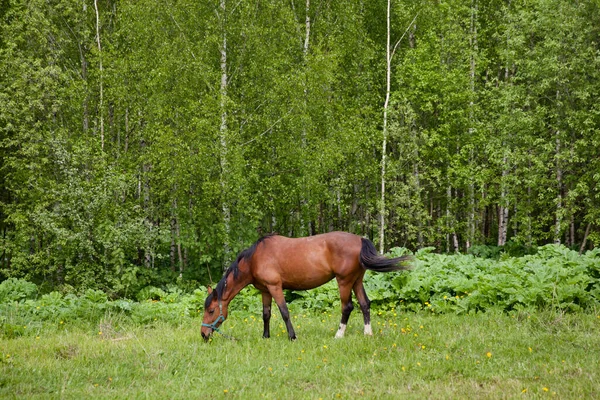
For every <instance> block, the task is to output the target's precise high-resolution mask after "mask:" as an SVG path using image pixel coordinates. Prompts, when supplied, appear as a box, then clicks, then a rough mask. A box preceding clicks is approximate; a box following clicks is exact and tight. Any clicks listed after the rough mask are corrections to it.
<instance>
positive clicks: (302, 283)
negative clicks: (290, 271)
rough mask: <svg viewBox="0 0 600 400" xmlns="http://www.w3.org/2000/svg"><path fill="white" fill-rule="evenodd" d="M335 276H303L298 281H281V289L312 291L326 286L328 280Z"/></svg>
mask: <svg viewBox="0 0 600 400" xmlns="http://www.w3.org/2000/svg"><path fill="white" fill-rule="evenodd" d="M334 276H335V275H333V273H332V274H328V275H319V276H312V277H310V276H308V277H306V276H304V277H302V278H298V279H289V278H288V279H282V282H281V283H282V286H283V289H290V290H308V289H314V288H316V287H319V286H321V285H324V284H326V283H327V282H329V281H330V280H332V279H333V278H334Z"/></svg>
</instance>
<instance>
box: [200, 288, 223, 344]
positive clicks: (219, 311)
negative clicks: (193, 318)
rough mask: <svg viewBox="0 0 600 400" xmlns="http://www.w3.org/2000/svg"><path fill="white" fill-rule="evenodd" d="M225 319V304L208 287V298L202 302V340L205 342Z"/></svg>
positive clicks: (215, 292)
mask: <svg viewBox="0 0 600 400" xmlns="http://www.w3.org/2000/svg"><path fill="white" fill-rule="evenodd" d="M226 318H227V303H223V301H221V299H219V296H218V294H217V291H216V290H212V289H211V287H210V286H209V287H208V297H207V298H206V301H205V302H204V317H203V318H202V329H201V330H200V331H201V333H202V338H203V339H204V340H205V341H207V340H208V339H209V338H210V336H211V335H212V333H213V332H214V331H216V330H218V329H219V326H221V324H222V323H223V321H225V319H226Z"/></svg>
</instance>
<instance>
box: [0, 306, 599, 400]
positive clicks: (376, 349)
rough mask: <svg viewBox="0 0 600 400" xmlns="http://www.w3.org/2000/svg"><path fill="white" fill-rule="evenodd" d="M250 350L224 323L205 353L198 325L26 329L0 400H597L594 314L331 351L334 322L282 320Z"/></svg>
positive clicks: (352, 332) (417, 318) (492, 322)
mask: <svg viewBox="0 0 600 400" xmlns="http://www.w3.org/2000/svg"><path fill="white" fill-rule="evenodd" d="M292 313H293V320H294V324H295V327H296V328H297V334H298V340H297V341H295V342H290V341H289V340H288V339H287V334H286V333H285V328H284V326H283V324H282V322H281V318H280V317H279V316H274V320H273V321H272V323H273V325H272V327H273V337H272V338H271V339H268V340H265V339H262V338H261V332H262V321H261V320H260V316H259V315H258V314H256V315H253V314H249V313H247V312H234V313H233V314H232V315H230V318H229V319H228V320H227V321H226V323H225V324H224V327H223V331H224V333H226V334H228V335H230V336H232V337H234V338H235V339H230V338H226V337H224V336H221V335H216V336H214V337H213V339H211V341H210V342H208V343H205V342H203V341H202V339H201V338H200V320H199V319H198V318H196V319H190V320H186V321H185V323H181V324H173V323H166V322H161V321H156V322H154V323H150V324H145V325H132V324H130V323H128V322H127V321H125V320H122V317H120V316H119V315H107V316H105V317H104V318H102V319H101V320H100V321H99V322H98V323H97V324H88V325H86V324H73V325H72V326H70V324H69V323H66V322H64V321H63V322H62V323H61V321H58V322H57V323H53V324H42V325H36V324H32V325H31V326H27V327H26V328H24V329H25V330H26V331H27V332H26V333H25V334H23V335H21V336H19V337H15V338H11V339H9V338H6V337H4V338H2V339H0V357H1V359H0V397H2V398H15V399H17V398H30V399H36V398H40V399H41V398H67V399H69V398H73V399H79V398H107V399H108V398H111V399H114V398H151V399H153V398H172V399H178V398H182V399H189V398H202V399H206V398H214V399H217V398H245V399H248V398H267V399H280V398H286V399H320V398H322V399H336V398H356V397H362V398H399V396H402V397H403V398H438V399H439V398H493V399H496V398H522V397H523V398H545V397H555V398H563V399H564V398H573V399H581V398H598V397H600V358H599V357H598V354H600V335H598V332H599V331H600V314H599V313H596V314H592V313H577V314H563V313H557V312H554V311H546V312H543V311H540V312H535V313H531V314H530V313H524V312H518V313H513V314H506V313H497V312H489V313H478V314H472V315H454V314H444V315H435V314H431V313H425V312H420V313H395V312H379V313H377V312H376V313H374V314H375V315H374V316H373V322H374V328H375V332H374V336H373V337H365V336H363V334H362V321H361V320H362V318H360V313H358V315H353V317H351V319H350V324H349V327H348V331H347V334H346V337H345V338H343V339H334V333H335V329H336V328H337V323H338V321H339V316H338V313H337V312H324V313H303V312H302V311H301V310H293V308H292Z"/></svg>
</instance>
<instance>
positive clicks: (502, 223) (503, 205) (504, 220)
mask: <svg viewBox="0 0 600 400" xmlns="http://www.w3.org/2000/svg"><path fill="white" fill-rule="evenodd" d="M506 161H507V157H506V155H504V157H503V158H502V164H503V165H502V183H501V185H502V191H501V193H500V207H499V208H498V246H504V245H505V244H506V235H507V232H508V203H507V200H506V184H505V183H504V181H505V179H506V176H507V175H508V167H507V166H506Z"/></svg>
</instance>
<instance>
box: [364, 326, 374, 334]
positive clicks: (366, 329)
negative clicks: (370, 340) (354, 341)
mask: <svg viewBox="0 0 600 400" xmlns="http://www.w3.org/2000/svg"><path fill="white" fill-rule="evenodd" d="M365 335H369V336H373V330H372V329H371V324H365Z"/></svg>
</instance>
